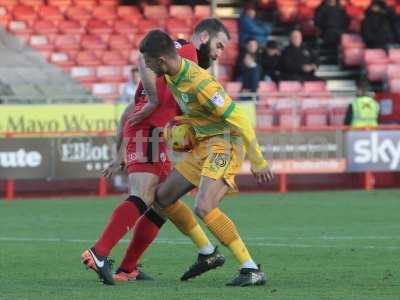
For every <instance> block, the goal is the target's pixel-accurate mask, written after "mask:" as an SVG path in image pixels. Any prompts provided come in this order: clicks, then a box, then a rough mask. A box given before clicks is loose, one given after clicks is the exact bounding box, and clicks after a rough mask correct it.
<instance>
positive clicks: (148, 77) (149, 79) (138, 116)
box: [129, 55, 159, 125]
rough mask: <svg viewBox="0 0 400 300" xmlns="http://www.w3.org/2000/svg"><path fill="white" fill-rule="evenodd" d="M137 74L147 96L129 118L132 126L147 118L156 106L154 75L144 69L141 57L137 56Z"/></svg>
mask: <svg viewBox="0 0 400 300" xmlns="http://www.w3.org/2000/svg"><path fill="white" fill-rule="evenodd" d="M138 62H139V74H140V80H141V81H142V84H143V88H144V89H145V91H146V94H147V96H148V99H149V100H148V102H147V103H146V104H145V105H144V106H143V107H142V108H141V109H140V110H139V111H137V112H136V113H134V114H133V115H132V116H131V117H130V118H129V123H130V124H132V125H134V124H137V123H139V122H141V121H142V120H144V119H145V118H147V117H148V116H149V115H150V114H151V113H152V112H153V111H154V110H155V109H156V108H157V106H158V103H159V101H158V96H157V85H156V80H157V76H156V74H155V73H154V72H153V71H151V70H150V69H149V68H147V67H146V64H145V62H144V59H143V56H142V55H139V60H138Z"/></svg>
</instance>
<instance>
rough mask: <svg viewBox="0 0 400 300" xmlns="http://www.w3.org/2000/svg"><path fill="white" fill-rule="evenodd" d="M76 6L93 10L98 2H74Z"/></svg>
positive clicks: (77, 0)
mask: <svg viewBox="0 0 400 300" xmlns="http://www.w3.org/2000/svg"><path fill="white" fill-rule="evenodd" d="M73 2H74V4H75V6H78V7H81V8H85V9H89V10H92V9H93V8H94V7H95V6H96V5H97V2H96V0H73Z"/></svg>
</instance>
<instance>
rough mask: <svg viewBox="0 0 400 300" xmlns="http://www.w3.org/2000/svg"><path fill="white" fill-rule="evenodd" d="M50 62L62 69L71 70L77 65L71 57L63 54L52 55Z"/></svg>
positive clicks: (54, 53) (55, 53)
mask: <svg viewBox="0 0 400 300" xmlns="http://www.w3.org/2000/svg"><path fill="white" fill-rule="evenodd" d="M49 60H50V62H51V63H53V64H56V65H58V66H59V67H62V68H63V69H66V70H68V69H70V68H71V67H72V66H74V65H75V61H74V60H72V59H71V57H70V56H69V55H68V54H67V53H63V52H53V53H52V54H51V55H50V59H49Z"/></svg>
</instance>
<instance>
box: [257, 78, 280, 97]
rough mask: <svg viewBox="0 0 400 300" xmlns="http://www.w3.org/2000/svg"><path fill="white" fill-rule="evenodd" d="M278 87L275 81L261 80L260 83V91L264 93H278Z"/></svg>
mask: <svg viewBox="0 0 400 300" xmlns="http://www.w3.org/2000/svg"><path fill="white" fill-rule="evenodd" d="M277 91H278V88H277V86H276V83H275V82H273V81H260V83H259V84H258V92H259V93H260V94H261V95H262V94H268V93H276V92H277Z"/></svg>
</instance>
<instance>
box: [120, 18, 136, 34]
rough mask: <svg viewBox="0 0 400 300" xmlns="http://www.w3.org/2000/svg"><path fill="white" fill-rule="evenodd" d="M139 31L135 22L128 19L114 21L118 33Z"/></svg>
mask: <svg viewBox="0 0 400 300" xmlns="http://www.w3.org/2000/svg"><path fill="white" fill-rule="evenodd" d="M137 31H138V28H137V26H136V25H135V23H134V22H132V21H128V20H117V21H115V23H114V32H115V33H117V34H135V33H136V32H137Z"/></svg>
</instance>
